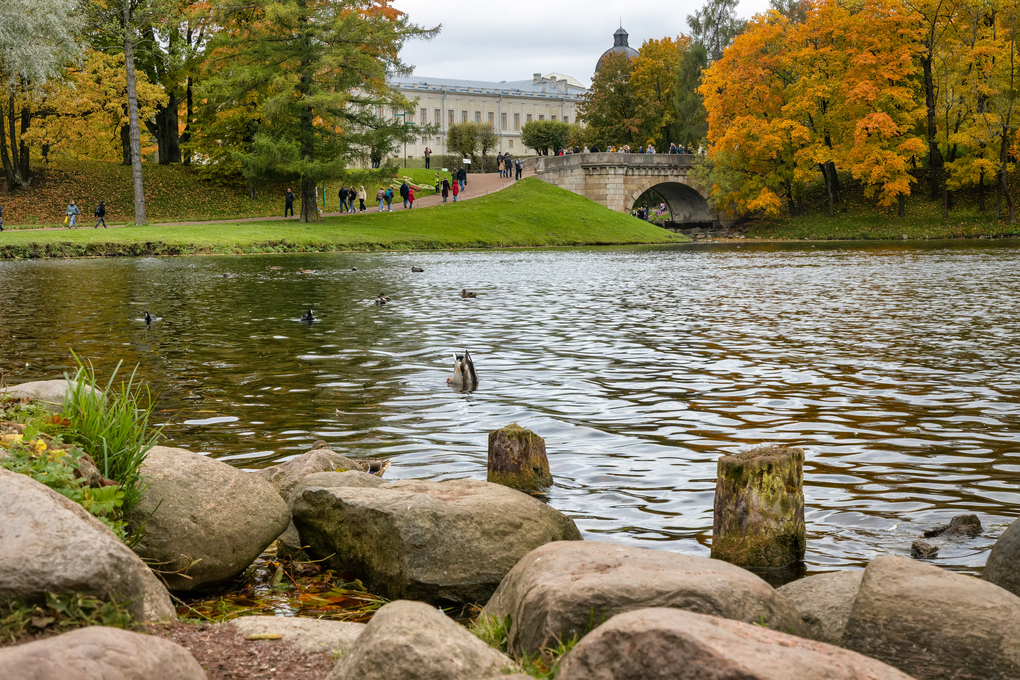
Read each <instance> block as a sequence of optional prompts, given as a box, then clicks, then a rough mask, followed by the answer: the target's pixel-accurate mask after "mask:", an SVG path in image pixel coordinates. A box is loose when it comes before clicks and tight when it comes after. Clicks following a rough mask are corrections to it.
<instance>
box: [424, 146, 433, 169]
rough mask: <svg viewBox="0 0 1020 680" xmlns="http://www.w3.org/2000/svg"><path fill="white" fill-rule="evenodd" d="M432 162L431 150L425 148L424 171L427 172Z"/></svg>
mask: <svg viewBox="0 0 1020 680" xmlns="http://www.w3.org/2000/svg"><path fill="white" fill-rule="evenodd" d="M431 162H432V149H430V148H428V147H427V146H426V147H425V169H426V170H428V169H429V166H430V164H431Z"/></svg>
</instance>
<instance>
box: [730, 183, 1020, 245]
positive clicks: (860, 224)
mask: <svg viewBox="0 0 1020 680" xmlns="http://www.w3.org/2000/svg"><path fill="white" fill-rule="evenodd" d="M913 190H914V195H912V196H910V197H909V198H908V199H907V204H906V217H904V218H902V219H901V218H900V217H899V216H898V215H897V211H896V208H895V207H893V208H879V207H877V206H876V205H875V202H874V201H873V200H869V199H867V198H865V197H864V194H863V191H862V190H861V189H860V187H859V186H853V185H850V186H849V187H848V188H847V190H846V192H845V194H846V195H845V200H844V201H843V203H841V204H840V205H837V208H836V215H835V217H829V213H828V204H827V203H826V200H825V195H824V189H822V187H820V186H819V187H816V188H815V190H814V191H813V192H812V195H811V196H810V197H809V198H810V200H808V201H806V203H807V205H808V206H809V207H808V209H807V210H806V213H807V214H805V215H800V216H796V217H783V218H779V219H761V220H758V221H756V222H755V223H754V224H753V225H752V226H751V228H750V229H749V230H748V231H747V234H746V235H747V237H748V238H759V239H767V240H774V239H812V240H842V239H853V240H871V239H902V238H903V236H906V237H907V238H910V239H941V238H975V237H979V236H988V237H996V238H998V237H1007V236H1020V225H1015V224H1012V225H1011V224H1009V221H1008V219H1005V217H1006V212H1005V204H1004V207H1003V217H1004V219H1002V220H996V219H995V192H994V191H992V190H988V191H987V192H986V201H987V209H986V210H985V211H984V212H983V213H982V212H980V211H978V199H977V193H976V191H969V192H958V193H957V194H956V195H955V197H954V200H955V202H956V206H955V207H954V208H952V209H951V210H950V212H949V218H948V219H944V218H943V217H942V203H941V202H939V201H932V200H930V199H929V198H928V196H927V195H926V193H925V190H926V185H924V184H915V185H914V187H913Z"/></svg>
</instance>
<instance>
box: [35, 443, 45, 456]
mask: <svg viewBox="0 0 1020 680" xmlns="http://www.w3.org/2000/svg"><path fill="white" fill-rule="evenodd" d="M44 451H46V442H44V441H43V440H42V439H36V440H35V455H37V456H38V455H40V454H42V453H43V452H44Z"/></svg>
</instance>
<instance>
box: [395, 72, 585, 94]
mask: <svg viewBox="0 0 1020 680" xmlns="http://www.w3.org/2000/svg"><path fill="white" fill-rule="evenodd" d="M389 83H390V85H393V86H394V87H399V88H402V89H408V90H422V91H430V90H431V91H447V92H450V91H452V92H474V93H481V94H504V95H516V96H525V97H555V98H557V99H559V98H562V97H567V98H580V97H583V96H584V93H585V92H587V89H586V88H585V87H584V86H582V85H581V84H580V83H578V82H577V81H576V80H575V79H573V78H570V77H569V76H561V75H559V74H556V73H552V74H549V75H548V76H543V75H542V74H541V73H536V74H535V75H534V76H533V77H532V79H531V80H502V81H500V82H498V83H497V82H495V81H488V80H463V79H460V78H430V77H425V76H414V77H397V78H390V80H389Z"/></svg>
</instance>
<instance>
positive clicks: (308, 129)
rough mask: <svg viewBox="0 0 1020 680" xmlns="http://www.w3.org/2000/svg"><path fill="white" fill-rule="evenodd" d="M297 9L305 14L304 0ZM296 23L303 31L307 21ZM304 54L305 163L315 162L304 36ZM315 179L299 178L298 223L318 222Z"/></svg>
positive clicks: (301, 87)
mask: <svg viewBox="0 0 1020 680" xmlns="http://www.w3.org/2000/svg"><path fill="white" fill-rule="evenodd" d="M298 7H299V8H300V11H301V12H302V15H303V14H304V12H305V9H306V7H307V2H306V0H298ZM298 23H299V24H300V25H301V28H302V30H304V28H305V25H307V23H308V19H307V18H306V17H305V16H302V17H301V18H300V19H299V20H298ZM304 41H305V54H304V55H302V57H301V65H300V67H299V68H300V71H299V73H300V74H301V79H300V80H299V81H298V92H297V94H298V100H299V102H300V103H301V121H300V123H299V125H300V126H301V158H302V159H303V160H304V161H305V162H312V161H314V160H315V127H314V125H313V117H312V116H313V112H312V109H311V107H310V106H309V104H308V96H309V91H310V89H311V83H312V77H313V75H314V73H313V68H312V64H311V59H310V58H309V57H308V54H309V53H310V52H311V39H310V38H309V37H308V36H307V35H305V37H304ZM315 181H316V178H315V177H309V176H308V175H305V176H304V177H302V178H301V217H300V218H299V219H298V222H304V223H307V222H318V221H319V219H320V218H319V206H318V205H317V203H316V200H315Z"/></svg>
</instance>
